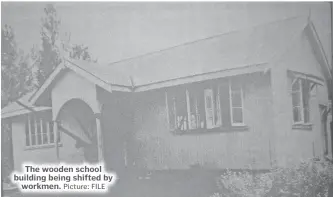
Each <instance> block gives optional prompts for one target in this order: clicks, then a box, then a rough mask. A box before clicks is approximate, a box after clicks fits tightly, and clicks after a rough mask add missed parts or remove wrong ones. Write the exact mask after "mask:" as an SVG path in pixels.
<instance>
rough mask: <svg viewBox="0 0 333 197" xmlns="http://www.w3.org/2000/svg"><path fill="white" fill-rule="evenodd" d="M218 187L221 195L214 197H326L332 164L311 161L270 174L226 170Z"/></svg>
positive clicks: (270, 172) (332, 173)
mask: <svg viewBox="0 0 333 197" xmlns="http://www.w3.org/2000/svg"><path fill="white" fill-rule="evenodd" d="M217 184H218V187H219V191H220V192H219V193H215V194H213V195H212V196H211V197H273V196H274V197H276V196H281V197H282V196H283V197H285V196H288V197H289V196H290V197H293V196H295V197H325V196H327V193H328V188H329V186H330V184H333V164H332V162H331V161H327V160H325V161H322V160H316V159H311V160H308V161H305V162H301V164H300V165H298V166H294V167H291V168H274V169H272V170H270V171H269V172H267V173H255V172H254V171H242V172H233V171H230V170H227V171H226V172H225V173H223V174H222V175H221V176H220V177H219V179H218V181H217Z"/></svg>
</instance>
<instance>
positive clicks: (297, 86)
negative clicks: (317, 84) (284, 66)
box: [292, 79, 301, 91]
mask: <svg viewBox="0 0 333 197" xmlns="http://www.w3.org/2000/svg"><path fill="white" fill-rule="evenodd" d="M300 89H301V86H300V81H299V79H298V80H297V81H295V82H294V84H293V86H292V91H300Z"/></svg>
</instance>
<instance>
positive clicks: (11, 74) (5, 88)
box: [1, 25, 33, 108]
mask: <svg viewBox="0 0 333 197" xmlns="http://www.w3.org/2000/svg"><path fill="white" fill-rule="evenodd" d="M1 41H2V42H1V83H2V84H1V102H2V103H1V108H2V107H4V106H5V105H6V104H7V103H8V102H9V101H12V100H15V99H17V98H19V97H21V96H22V95H24V94H25V93H27V92H28V91H30V90H31V88H32V87H33V77H32V72H31V67H30V66H29V61H28V56H25V55H24V53H23V51H22V50H19V49H18V48H17V44H16V41H15V34H14V32H13V29H12V28H11V27H10V26H8V25H5V26H4V28H2V29H1Z"/></svg>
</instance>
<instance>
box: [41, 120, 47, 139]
mask: <svg viewBox="0 0 333 197" xmlns="http://www.w3.org/2000/svg"><path fill="white" fill-rule="evenodd" d="M42 123H43V144H47V143H48V136H47V123H46V121H43V122H42Z"/></svg>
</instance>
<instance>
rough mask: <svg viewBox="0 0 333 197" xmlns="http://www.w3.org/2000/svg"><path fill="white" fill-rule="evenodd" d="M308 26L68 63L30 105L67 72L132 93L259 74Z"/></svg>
mask: <svg viewBox="0 0 333 197" xmlns="http://www.w3.org/2000/svg"><path fill="white" fill-rule="evenodd" d="M308 25H309V19H308V17H293V18H288V19H284V20H280V21H275V22H271V23H268V24H264V25H259V26H254V27H251V28H247V29H243V30H239V31H233V32H229V33H224V34H219V35H215V36H211V37H208V38H204V39H201V40H196V41H193V42H189V43H184V44H181V45H178V46H174V47H171V48H167V49H163V50H160V51H155V52H152V53H148V54H145V55H141V56H137V57H134V58H129V59H124V60H121V61H118V62H114V63H111V64H109V65H100V64H98V63H92V62H87V61H82V60H73V59H65V63H64V64H63V65H61V66H59V67H60V68H59V69H58V68H57V69H56V70H55V71H54V73H53V74H51V75H50V77H49V79H47V80H46V82H45V83H44V84H43V85H42V87H41V88H40V89H39V90H38V91H37V92H36V94H35V95H34V96H32V98H31V101H32V103H34V102H35V101H36V100H37V98H38V97H39V96H40V95H41V94H42V93H43V92H44V90H45V89H46V88H47V87H48V86H49V85H50V84H51V83H52V82H53V80H54V79H55V76H57V74H58V73H59V72H60V71H61V70H62V69H63V68H69V69H71V70H73V71H74V72H76V73H78V74H80V75H82V76H84V77H86V78H87V79H88V80H90V81H92V82H93V83H95V84H97V85H99V86H100V87H102V88H104V89H106V90H108V91H112V90H120V91H127V92H131V91H145V90H149V89H155V88H161V87H167V86H172V85H175V83H174V82H175V81H176V80H178V81H179V80H180V79H181V80H180V81H179V82H178V83H188V82H192V81H193V80H194V81H195V80H196V81H200V80H205V79H209V78H211V77H212V76H213V75H214V76H215V77H218V76H220V77H221V76H230V75H233V74H239V73H242V72H243V73H244V72H252V70H254V71H257V70H258V69H259V70H260V69H263V68H264V67H265V65H267V64H268V63H269V62H272V61H273V60H274V58H276V57H277V56H279V55H281V54H282V53H284V52H285V51H286V49H287V48H288V46H289V45H290V43H291V42H292V40H293V39H294V38H295V37H297V36H300V35H301V33H302V32H303V31H304V29H305V28H306V27H307V26H308ZM241 71H242V72H241ZM189 78H192V81H189V80H188V79H189ZM156 84H158V85H156ZM147 87H149V88H147Z"/></svg>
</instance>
